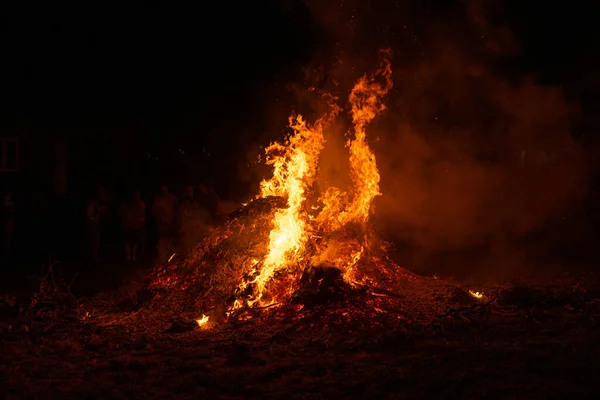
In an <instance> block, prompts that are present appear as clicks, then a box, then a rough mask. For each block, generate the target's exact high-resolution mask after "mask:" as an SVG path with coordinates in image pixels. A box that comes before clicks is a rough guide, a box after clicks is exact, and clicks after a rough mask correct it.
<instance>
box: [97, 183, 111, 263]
mask: <svg viewBox="0 0 600 400" xmlns="http://www.w3.org/2000/svg"><path fill="white" fill-rule="evenodd" d="M110 205H111V197H110V194H109V193H108V192H107V191H106V189H105V188H104V186H102V185H98V192H97V194H96V207H97V208H98V253H99V254H98V256H100V255H102V256H104V257H105V256H107V255H108V252H109V247H110V245H109V242H108V240H107V239H108V238H109V237H110V231H111V212H110V211H111V207H110Z"/></svg>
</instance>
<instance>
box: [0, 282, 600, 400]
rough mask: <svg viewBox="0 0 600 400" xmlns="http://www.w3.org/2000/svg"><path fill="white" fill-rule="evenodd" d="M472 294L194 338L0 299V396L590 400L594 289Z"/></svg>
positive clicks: (290, 315)
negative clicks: (417, 308)
mask: <svg viewBox="0 0 600 400" xmlns="http://www.w3.org/2000/svg"><path fill="white" fill-rule="evenodd" d="M449 287H450V286H449ZM477 289H479V290H484V293H485V294H486V297H485V299H482V300H478V301H476V302H472V301H471V300H469V299H468V298H464V295H465V293H467V292H466V291H465V290H461V289H456V290H455V291H454V292H448V293H444V296H446V297H444V298H450V299H451V300H452V301H450V302H449V303H448V304H450V306H448V307H433V306H431V307H426V308H425V309H426V310H427V311H426V312H425V313H411V312H409V311H410V310H406V309H403V308H402V304H405V303H403V300H402V297H403V295H399V296H396V295H394V294H392V293H388V294H385V293H380V294H379V296H378V297H377V299H376V301H379V303H377V304H375V303H373V301H375V300H373V301H372V300H364V301H362V300H360V299H357V298H351V299H346V300H345V302H342V303H336V304H328V305H317V306H315V307H311V308H301V307H298V306H286V307H280V308H276V309H266V310H259V311H256V312H254V313H253V314H251V315H250V314H245V315H243V316H240V318H238V319H237V320H229V321H227V322H224V323H222V324H216V325H215V324H213V325H209V326H208V327H204V328H201V327H197V326H194V323H193V320H191V317H190V316H182V317H181V320H171V321H170V323H169V324H165V321H162V320H161V321H160V323H159V322H158V321H159V319H160V318H159V317H158V316H157V323H156V324H153V323H152V321H151V320H150V319H149V317H150V316H151V314H149V313H148V312H145V314H144V313H142V311H141V309H137V310H126V311H123V310H119V309H118V308H116V309H115V308H114V307H112V308H111V309H110V310H109V309H108V308H105V309H104V311H102V312H101V311H98V309H97V304H99V303H98V301H99V300H98V298H97V297H96V298H95V299H94V298H90V299H79V300H72V301H70V300H67V299H63V300H61V301H62V303H60V304H61V305H59V304H58V302H56V303H53V304H45V305H42V306H40V304H38V305H37V306H36V307H35V309H36V310H37V311H36V312H32V309H30V310H28V309H27V308H28V307H29V305H28V303H27V301H28V299H14V298H10V296H6V297H5V298H4V300H0V310H1V311H2V315H3V316H2V317H1V319H0V332H1V333H0V337H1V347H0V388H1V390H2V395H3V398H7V399H26V398H32V399H37V398H40V399H46V398H60V399H79V398H81V399H96V398H97V399H124V398H146V399H153V398H156V399H165V398H190V399H199V398H215V399H245V398H256V399H264V398H286V399H291V398H294V399H295V398H299V399H305V398H311V399H312V398H315V399H318V398H323V399H332V398H335V399H337V398H342V399H343V398H374V399H379V398H401V399H413V398H414V399H423V398H477V399H481V398H502V399H510V398H518V399H522V398H527V399H528V398H567V396H569V397H570V398H574V397H577V398H596V396H595V395H596V393H595V392H596V391H597V389H596V387H597V384H596V382H598V381H600V369H599V368H598V360H600V346H598V345H597V343H598V339H600V335H599V334H600V329H599V321H600V296H599V295H600V285H598V284H597V282H596V279H595V278H593V277H590V276H584V277H577V278H574V277H560V278H559V277H557V278H553V279H552V281H551V282H542V281H535V282H533V281H529V282H525V283H523V282H521V283H515V284H513V285H510V286H509V285H496V286H489V287H484V286H483V285H481V284H480V285H479V286H478V287H477ZM431 290H432V291H433V292H435V291H437V290H442V289H439V287H438V286H435V287H433V289H431ZM404 295H405V294H404ZM448 296H450V297H448ZM381 299H383V300H381ZM382 301H385V304H384V302H382ZM420 301H421V302H422V300H420ZM441 301H442V300H439V299H437V298H436V297H435V296H431V302H432V303H436V302H441ZM386 304H387V306H386ZM436 304H437V303H436ZM95 307H96V308H95ZM93 314H94V315H93ZM142 314H144V316H143V317H142ZM250 316H251V317H252V318H249V317H250ZM242 317H243V318H242ZM245 318H248V319H245ZM190 323H191V325H190Z"/></svg>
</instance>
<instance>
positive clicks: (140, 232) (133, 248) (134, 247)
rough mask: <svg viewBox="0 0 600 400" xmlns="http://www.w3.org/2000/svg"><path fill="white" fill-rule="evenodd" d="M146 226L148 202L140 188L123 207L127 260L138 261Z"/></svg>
mask: <svg viewBox="0 0 600 400" xmlns="http://www.w3.org/2000/svg"><path fill="white" fill-rule="evenodd" d="M145 226H146V203H144V201H143V200H142V196H141V194H140V191H139V190H136V191H135V192H134V193H133V197H132V199H131V200H130V201H129V203H128V204H125V206H124V207H123V228H124V229H125V252H126V256H127V261H137V256H138V249H139V248H140V247H141V245H142V243H143V237H144V229H145Z"/></svg>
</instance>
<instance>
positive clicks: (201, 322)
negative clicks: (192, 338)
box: [196, 314, 208, 326]
mask: <svg viewBox="0 0 600 400" xmlns="http://www.w3.org/2000/svg"><path fill="white" fill-rule="evenodd" d="M196 322H197V323H198V326H202V325H204V324H206V323H207V322H208V315H204V314H202V318H200V319H197V320H196Z"/></svg>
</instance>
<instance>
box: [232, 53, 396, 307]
mask: <svg viewBox="0 0 600 400" xmlns="http://www.w3.org/2000/svg"><path fill="white" fill-rule="evenodd" d="M382 54H383V61H382V64H381V66H380V67H379V69H378V70H377V71H376V72H375V73H374V74H372V75H365V76H363V77H362V78H360V79H359V80H358V82H357V83H356V85H355V86H354V88H353V89H352V92H351V93H350V97H349V102H350V105H351V113H352V121H353V125H354V129H353V131H354V138H353V139H352V140H349V141H348V143H347V147H348V148H349V155H350V170H351V173H352V181H353V184H354V189H355V190H354V192H353V198H352V201H351V202H347V201H346V199H347V197H348V196H347V195H346V193H343V192H342V191H340V190H339V189H337V188H329V189H328V190H326V191H325V193H324V194H323V195H322V196H321V198H320V199H319V200H320V202H321V203H322V207H320V209H321V211H320V213H319V214H318V215H317V216H316V217H312V216H308V213H306V212H304V209H305V202H306V198H307V193H308V191H309V190H310V188H311V186H312V185H313V183H314V181H315V176H316V174H317V170H318V161H319V155H320V153H321V150H322V149H323V147H324V145H325V137H324V134H323V130H324V129H325V127H326V126H327V124H328V123H329V122H330V121H331V120H332V119H333V118H335V117H336V116H337V114H338V112H339V108H338V107H337V106H336V105H332V111H331V112H330V113H329V114H327V115H325V116H324V117H323V118H321V119H320V120H318V121H317V122H316V123H315V124H314V125H312V126H311V125H310V124H308V123H307V122H306V121H305V119H304V118H303V117H302V116H301V115H297V116H292V117H290V119H289V126H290V128H292V131H293V133H292V134H291V135H290V136H289V137H288V138H287V139H286V141H285V142H284V143H283V144H281V143H272V144H271V145H270V146H269V147H267V148H266V150H265V153H266V157H267V161H266V163H267V164H268V165H271V166H273V176H272V177H271V179H269V180H263V181H262V182H261V185H260V194H259V195H258V196H257V197H268V196H279V197H284V198H286V199H287V207H286V208H283V209H280V210H278V211H276V212H275V214H274V217H273V229H272V230H271V232H270V234H269V245H268V252H267V254H266V256H265V258H264V259H263V261H262V263H259V262H257V261H253V263H252V265H249V266H248V269H250V268H252V273H251V274H250V276H252V277H253V278H252V280H251V281H246V282H242V283H241V284H240V285H239V289H240V290H244V289H246V288H247V287H248V285H249V284H255V286H256V294H255V295H254V296H252V297H251V298H250V299H249V300H247V302H246V303H247V305H248V306H252V305H254V304H255V303H258V304H260V305H263V306H264V305H268V304H272V303H274V302H275V301H277V300H279V299H276V298H275V296H274V294H273V293H269V294H270V295H271V296H270V299H264V295H265V293H267V292H268V291H267V286H268V284H269V283H270V282H271V280H272V279H273V277H274V276H275V275H276V274H277V272H278V271H280V270H282V269H289V270H290V271H289V272H292V271H293V270H295V269H297V267H296V266H297V265H298V264H299V263H300V262H302V261H303V260H305V261H306V262H308V259H309V258H310V257H309V256H308V255H307V254H305V250H306V243H307V240H308V237H309V234H308V232H309V231H312V230H314V229H317V227H320V228H321V229H327V230H328V231H335V230H337V229H339V228H341V227H343V226H344V225H346V224H348V223H350V222H359V223H362V224H364V223H366V222H367V220H368V218H369V215H370V212H371V203H372V202H373V199H374V198H375V197H376V196H378V195H379V194H380V193H379V180H380V176H379V171H378V169H377V163H376V160H375V154H374V153H373V151H372V150H371V149H370V148H369V145H368V142H367V136H366V126H367V125H368V124H369V123H370V122H371V121H372V120H373V119H374V118H375V117H376V116H377V115H378V114H379V113H380V112H381V111H383V110H385V108H386V107H385V105H384V104H383V98H384V96H385V95H386V94H387V93H388V92H389V90H390V89H391V88H392V78H391V73H392V70H391V64H390V61H389V56H390V52H389V51H383V53H382ZM363 254H364V247H363V246H361V247H360V249H359V250H355V251H353V252H351V253H349V254H347V257H345V258H344V259H343V260H341V261H340V260H338V261H336V265H338V266H339V267H340V268H342V269H343V270H344V277H345V278H346V279H347V280H350V279H353V277H354V274H353V270H354V268H355V266H356V264H357V263H358V261H359V260H360V259H361V257H362V256H363ZM257 272H258V274H257ZM240 307H242V302H241V301H240V299H236V300H235V303H234V305H233V307H232V308H233V309H237V308H240Z"/></svg>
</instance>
